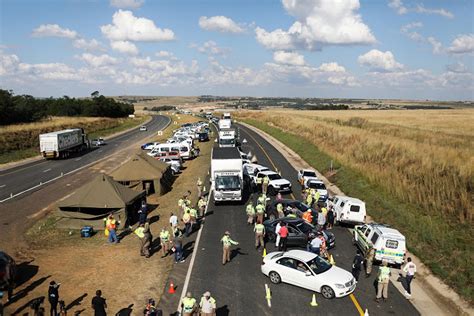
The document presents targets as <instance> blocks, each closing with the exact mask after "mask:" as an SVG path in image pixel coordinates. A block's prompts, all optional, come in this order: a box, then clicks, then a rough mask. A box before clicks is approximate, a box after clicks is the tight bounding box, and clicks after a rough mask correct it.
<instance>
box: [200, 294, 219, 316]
mask: <svg viewBox="0 0 474 316" xmlns="http://www.w3.org/2000/svg"><path fill="white" fill-rule="evenodd" d="M199 308H200V312H201V316H214V315H215V314H216V300H215V299H214V298H213V297H212V296H211V293H210V292H209V291H207V292H206V293H204V294H203V295H202V297H201V301H200V302H199Z"/></svg>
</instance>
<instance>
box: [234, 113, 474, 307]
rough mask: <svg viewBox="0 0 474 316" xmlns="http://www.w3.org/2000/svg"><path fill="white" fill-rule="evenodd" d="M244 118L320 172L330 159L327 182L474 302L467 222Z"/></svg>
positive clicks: (309, 145) (307, 144)
mask: <svg viewBox="0 0 474 316" xmlns="http://www.w3.org/2000/svg"><path fill="white" fill-rule="evenodd" d="M243 122H245V123H248V124H250V125H253V126H255V127H257V128H259V129H260V130H262V131H264V132H266V133H268V134H270V135H272V136H273V137H275V138H277V139H278V140H279V141H281V142H282V143H284V144H285V145H286V146H288V147H289V148H291V149H292V150H293V151H295V152H296V153H298V154H299V155H300V156H301V158H303V159H304V160H305V161H306V162H307V163H309V164H310V165H311V166H312V167H314V168H316V169H318V170H319V171H320V172H321V173H323V174H326V173H327V172H328V171H329V166H330V165H331V162H332V164H333V169H335V171H336V172H335V173H334V174H333V175H332V176H330V177H329V181H331V182H332V183H334V184H336V185H337V186H338V187H339V188H340V189H341V190H342V191H344V192H345V193H346V194H347V195H349V196H354V197H358V198H360V199H362V200H364V201H365V202H366V204H367V208H368V213H369V215H370V216H372V218H374V220H375V221H377V222H380V223H387V224H390V225H392V226H393V227H395V228H397V229H398V230H400V231H401V232H402V233H403V234H404V235H405V236H406V238H407V247H408V249H409V250H410V251H411V252H413V253H414V254H415V255H417V256H418V257H419V258H420V259H421V260H423V263H424V264H426V265H427V266H428V267H429V268H430V269H431V270H432V272H433V273H434V274H436V275H438V276H439V277H440V278H441V279H443V280H444V281H445V282H446V283H447V284H449V285H450V286H452V287H453V288H454V289H455V290H456V291H457V292H458V293H459V294H460V295H461V296H462V297H464V298H465V299H466V300H468V301H469V302H471V303H472V302H474V286H473V282H472V280H473V279H474V268H473V264H472V262H474V255H473V254H474V249H473V244H474V243H473V235H472V227H471V226H470V225H469V224H464V225H463V224H459V223H455V220H453V221H452V222H450V221H449V220H447V219H446V216H442V214H440V216H436V217H434V216H424V215H422V214H420V213H419V212H418V210H417V209H416V208H415V207H414V206H412V205H411V204H408V203H406V202H404V201H400V200H399V199H397V198H395V197H393V196H392V195H391V194H389V193H388V192H386V191H385V190H384V188H382V187H380V186H378V185H376V184H374V183H372V182H371V181H370V180H369V179H368V178H367V177H365V176H364V174H362V173H361V172H359V171H356V170H354V169H352V168H349V167H347V166H344V165H342V164H341V163H340V162H338V161H337V160H335V159H334V158H332V157H331V156H330V155H328V154H326V153H325V152H322V151H320V150H319V149H318V148H317V146H315V145H313V144H312V143H310V142H308V141H307V140H306V139H304V138H302V137H300V136H298V135H295V134H291V133H287V132H284V131H282V130H280V129H278V128H276V127H272V126H269V125H267V124H266V123H263V122H260V121H256V120H252V119H244V120H243Z"/></svg>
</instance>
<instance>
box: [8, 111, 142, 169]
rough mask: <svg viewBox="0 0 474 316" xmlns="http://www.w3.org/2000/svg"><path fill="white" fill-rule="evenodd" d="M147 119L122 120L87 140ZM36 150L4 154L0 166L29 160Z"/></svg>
mask: <svg viewBox="0 0 474 316" xmlns="http://www.w3.org/2000/svg"><path fill="white" fill-rule="evenodd" d="M148 118H149V117H148V116H144V117H139V118H135V119H128V118H127V119H124V121H123V123H122V124H120V125H117V126H114V127H111V128H105V129H101V130H97V131H95V132H93V133H90V134H89V135H88V136H89V139H94V138H98V137H106V136H108V135H112V134H115V133H118V132H122V131H125V130H127V129H129V128H133V127H135V126H136V127H138V126H140V125H142V124H143V122H145V121H146V120H147V119H148ZM38 154H39V153H38V148H36V147H32V148H26V149H20V150H15V151H10V152H7V153H4V154H1V155H0V165H1V164H6V163H9V162H15V161H20V160H23V159H27V158H31V157H35V156H38Z"/></svg>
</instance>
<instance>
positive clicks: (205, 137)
mask: <svg viewBox="0 0 474 316" xmlns="http://www.w3.org/2000/svg"><path fill="white" fill-rule="evenodd" d="M198 140H199V141H200V142H208V141H209V134H208V133H199V134H198Z"/></svg>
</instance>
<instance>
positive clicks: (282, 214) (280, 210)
mask: <svg viewBox="0 0 474 316" xmlns="http://www.w3.org/2000/svg"><path fill="white" fill-rule="evenodd" d="M276 209H277V213H278V218H282V217H285V212H284V211H283V204H281V203H278V204H277V206H276Z"/></svg>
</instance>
